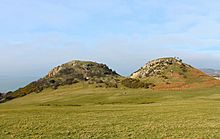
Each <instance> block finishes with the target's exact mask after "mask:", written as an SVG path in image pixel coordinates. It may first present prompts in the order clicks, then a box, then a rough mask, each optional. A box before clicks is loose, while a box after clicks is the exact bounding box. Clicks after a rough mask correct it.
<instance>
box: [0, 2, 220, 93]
mask: <svg viewBox="0 0 220 139" xmlns="http://www.w3.org/2000/svg"><path fill="white" fill-rule="evenodd" d="M219 5H220V1H219V0H178V1H177V0H62V1H61V0H0V91H7V90H10V89H16V88H18V87H19V86H22V85H25V84H26V83H28V82H30V81H32V80H36V79H38V78H40V77H42V76H44V75H46V74H47V72H48V71H49V70H51V69H52V68H53V67H55V66H57V65H59V64H62V63H65V62H68V61H70V60H74V59H78V60H91V61H96V62H100V63H105V64H107V65H108V66H109V67H110V68H112V69H114V70H116V71H117V72H118V73H120V74H122V75H125V76H128V75H129V74H130V73H132V72H133V71H136V70H137V69H138V68H139V67H141V66H143V65H144V64H145V63H146V62H147V61H149V60H151V59H155V58H159V57H168V56H169V57H170V56H172V57H174V56H177V57H180V58H181V59H183V61H184V62H185V63H189V64H191V65H193V66H195V67H197V68H214V69H220V16H219V15H220V6H219ZM6 79H8V80H10V81H8V80H7V84H8V85H5V84H6ZM22 79H24V80H22ZM12 81H13V83H12ZM10 83H11V84H13V85H10Z"/></svg>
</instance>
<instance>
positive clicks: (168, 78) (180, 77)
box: [131, 57, 216, 89]
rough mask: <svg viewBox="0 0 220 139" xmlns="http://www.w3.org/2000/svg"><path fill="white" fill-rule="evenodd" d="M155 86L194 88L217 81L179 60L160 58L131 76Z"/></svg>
mask: <svg viewBox="0 0 220 139" xmlns="http://www.w3.org/2000/svg"><path fill="white" fill-rule="evenodd" d="M131 78H133V79H141V80H144V81H146V82H149V83H153V84H155V88H162V89H171V88H178V89H181V88H192V87H196V86H199V85H203V84H204V85H205V86H207V85H212V84H213V85H214V84H215V82H216V80H215V79H214V78H213V77H211V76H209V75H207V74H205V73H203V72H202V71H200V70H198V69H196V68H194V67H192V66H190V65H188V64H185V63H183V62H182V60H181V59H178V58H172V57H169V58H159V59H156V60H152V61H150V62H148V63H147V64H145V65H144V66H143V67H142V68H141V69H139V70H138V71H136V72H134V73H133V74H132V75H131Z"/></svg>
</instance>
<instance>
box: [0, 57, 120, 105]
mask: <svg viewBox="0 0 220 139" xmlns="http://www.w3.org/2000/svg"><path fill="white" fill-rule="evenodd" d="M118 78H120V75H119V74H117V73H116V72H115V71H113V70H111V69H110V68H109V67H108V66H107V65H105V64H100V63H96V62H91V61H78V60H74V61H70V62H68V63H65V64H62V65H60V66H57V67H55V68H54V69H52V70H51V71H50V72H49V73H48V74H47V75H46V76H45V77H43V78H41V79H39V80H38V81H34V82H32V83H30V84H28V85H27V86H25V87H23V88H20V89H18V90H16V91H15V92H9V93H7V94H6V95H5V96H4V98H3V99H1V101H0V102H5V101H7V100H11V99H14V98H17V97H22V96H25V95H27V94H30V93H32V92H41V91H42V90H44V89H46V88H53V89H57V88H58V87H59V86H64V85H71V84H75V83H78V82H86V83H88V84H98V86H99V87H103V86H104V87H117V84H118V82H120V80H119V79H118Z"/></svg>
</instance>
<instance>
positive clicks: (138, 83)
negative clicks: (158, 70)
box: [121, 78, 153, 88]
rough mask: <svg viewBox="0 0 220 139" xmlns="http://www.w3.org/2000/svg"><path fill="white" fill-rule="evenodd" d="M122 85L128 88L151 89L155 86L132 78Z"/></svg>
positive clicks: (123, 81) (124, 81)
mask: <svg viewBox="0 0 220 139" xmlns="http://www.w3.org/2000/svg"><path fill="white" fill-rule="evenodd" d="M121 83H122V85H124V86H126V87H128V88H150V86H152V85H153V84H152V83H146V82H142V81H140V80H138V79H132V78H126V79H124V80H122V81H121Z"/></svg>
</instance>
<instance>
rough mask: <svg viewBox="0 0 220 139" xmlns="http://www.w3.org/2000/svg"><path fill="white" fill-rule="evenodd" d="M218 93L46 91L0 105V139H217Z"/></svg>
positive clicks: (92, 89) (92, 88)
mask: <svg viewBox="0 0 220 139" xmlns="http://www.w3.org/2000/svg"><path fill="white" fill-rule="evenodd" d="M219 92H220V87H213V88H206V89H196V90H195V89H193V90H184V91H159V90H158V91H156V90H151V89H129V88H124V87H122V86H119V87H118V88H96V86H95V85H94V84H84V83H78V84H74V85H70V86H61V87H59V88H58V89H57V90H53V89H50V88H48V89H45V90H43V91H42V92H41V93H31V94H29V95H26V96H24V97H21V98H17V99H14V100H11V101H8V102H6V103H2V104H0V138H16V139H20V138H22V139H23V138H24V139H25V138H53V139H54V138H55V139H56V138H57V139H60V138H61V139H62V138H85V139H86V138H88V139H89V138H173V139H176V138H220V133H219V130H220V122H219V121H220V101H219V100H220V93H219Z"/></svg>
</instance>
